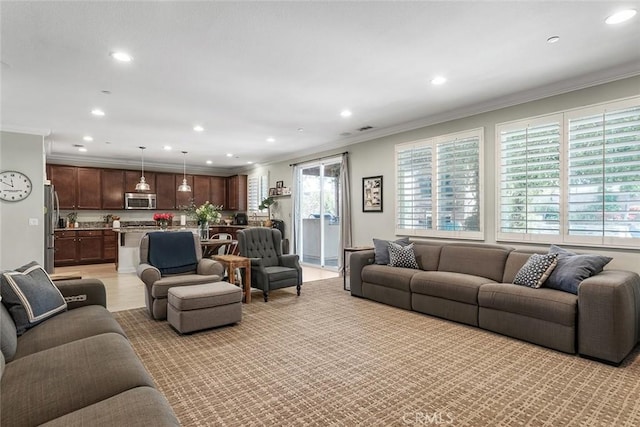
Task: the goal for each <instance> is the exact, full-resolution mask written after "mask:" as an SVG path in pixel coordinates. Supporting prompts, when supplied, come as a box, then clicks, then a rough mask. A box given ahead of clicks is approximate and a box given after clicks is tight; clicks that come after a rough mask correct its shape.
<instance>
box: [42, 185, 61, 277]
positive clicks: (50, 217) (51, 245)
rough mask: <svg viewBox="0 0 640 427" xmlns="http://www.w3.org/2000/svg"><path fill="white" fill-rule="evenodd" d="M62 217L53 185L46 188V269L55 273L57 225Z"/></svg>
mask: <svg viewBox="0 0 640 427" xmlns="http://www.w3.org/2000/svg"><path fill="white" fill-rule="evenodd" d="M59 216H60V203H59V202H58V195H57V194H56V192H55V190H54V188H53V185H50V184H46V185H45V186H44V269H45V270H46V271H47V273H53V270H54V258H55V251H56V248H55V246H56V235H55V231H56V225H57V224H58V218H59Z"/></svg>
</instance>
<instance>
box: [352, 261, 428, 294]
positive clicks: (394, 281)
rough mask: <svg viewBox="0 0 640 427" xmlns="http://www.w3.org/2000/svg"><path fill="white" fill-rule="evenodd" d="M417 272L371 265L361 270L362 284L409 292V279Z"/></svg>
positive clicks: (408, 269) (409, 269)
mask: <svg viewBox="0 0 640 427" xmlns="http://www.w3.org/2000/svg"><path fill="white" fill-rule="evenodd" d="M418 271H420V270H414V269H411V268H401V267H391V266H388V265H376V264H371V265H367V266H365V267H364V268H363V269H362V282H363V283H364V282H366V283H373V284H375V285H380V286H384V287H387V288H393V289H398V290H400V291H405V292H410V284H411V278H412V277H413V276H414V275H415V274H416V273H417V272H418Z"/></svg>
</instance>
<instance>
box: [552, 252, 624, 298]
mask: <svg viewBox="0 0 640 427" xmlns="http://www.w3.org/2000/svg"><path fill="white" fill-rule="evenodd" d="M549 253H552V254H558V265H557V266H556V268H555V269H554V270H553V273H551V276H549V279H548V280H547V286H548V287H549V288H552V289H558V290H561V291H565V292H571V293H572V294H577V293H578V286H580V282H582V281H583V280H584V279H587V278H589V277H591V276H593V275H594V274H598V273H600V272H601V271H602V269H603V268H604V266H605V265H607V264H608V263H609V262H610V261H611V260H612V259H613V258H609V257H607V256H602V255H590V254H582V255H578V254H576V253H573V252H571V251H568V250H566V249H563V248H561V247H558V246H556V245H551V248H550V249H549Z"/></svg>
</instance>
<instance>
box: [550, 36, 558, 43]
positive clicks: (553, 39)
mask: <svg viewBox="0 0 640 427" xmlns="http://www.w3.org/2000/svg"><path fill="white" fill-rule="evenodd" d="M559 41H560V36H551V37H549V38H548V39H547V43H549V44H553V43H558V42H559Z"/></svg>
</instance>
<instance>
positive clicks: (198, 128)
mask: <svg viewBox="0 0 640 427" xmlns="http://www.w3.org/2000/svg"><path fill="white" fill-rule="evenodd" d="M193 130H195V131H196V132H202V131H204V128H203V127H202V126H200V125H196V126H194V127H193Z"/></svg>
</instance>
